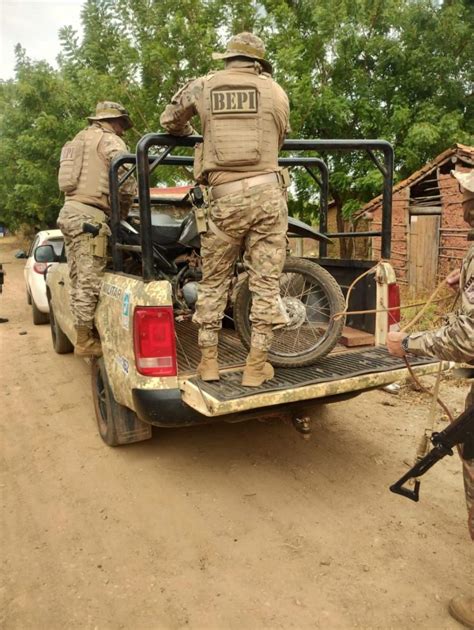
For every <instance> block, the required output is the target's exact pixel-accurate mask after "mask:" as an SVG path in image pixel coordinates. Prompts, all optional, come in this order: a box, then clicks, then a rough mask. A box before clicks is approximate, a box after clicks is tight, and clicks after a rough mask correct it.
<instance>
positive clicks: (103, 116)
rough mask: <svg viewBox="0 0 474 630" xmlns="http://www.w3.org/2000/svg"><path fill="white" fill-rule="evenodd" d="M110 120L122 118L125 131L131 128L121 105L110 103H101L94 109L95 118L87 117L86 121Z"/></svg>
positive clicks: (129, 120) (127, 115)
mask: <svg viewBox="0 0 474 630" xmlns="http://www.w3.org/2000/svg"><path fill="white" fill-rule="evenodd" d="M111 118H122V119H123V122H124V127H125V131H126V130H127V129H131V128H132V127H133V123H132V119H131V118H130V115H129V113H128V112H127V110H126V109H125V107H124V106H123V105H120V103H114V102H112V101H101V102H100V103H97V106H96V108H95V116H89V117H88V118H87V120H88V121H89V122H92V121H94V120H110V119H111Z"/></svg>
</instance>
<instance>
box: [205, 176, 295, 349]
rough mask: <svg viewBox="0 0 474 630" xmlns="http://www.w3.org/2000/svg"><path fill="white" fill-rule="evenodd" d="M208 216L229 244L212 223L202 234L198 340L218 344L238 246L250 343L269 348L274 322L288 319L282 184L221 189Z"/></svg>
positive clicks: (254, 345)
mask: <svg viewBox="0 0 474 630" xmlns="http://www.w3.org/2000/svg"><path fill="white" fill-rule="evenodd" d="M210 218H211V220H212V221H213V223H214V224H215V226H217V228H218V229H219V230H220V231H221V232H224V233H225V234H226V235H227V236H229V237H231V238H232V239H235V240H237V241H240V245H239V244H235V243H234V244H231V243H229V242H227V241H226V240H224V239H223V238H222V237H221V236H219V235H218V234H217V235H216V234H215V233H214V232H213V231H212V230H211V229H208V231H207V232H206V234H203V235H202V238H201V255H202V272H203V277H202V281H201V282H200V284H199V292H198V300H197V304H196V312H195V313H194V316H193V321H194V322H196V323H197V324H199V346H200V347H201V348H202V347H209V346H214V345H216V344H217V341H218V332H219V330H220V328H221V326H222V318H223V316H224V311H225V308H226V305H227V301H228V295H229V289H230V285H231V281H232V277H233V270H234V265H235V263H236V260H237V259H238V257H239V255H240V252H241V251H242V250H243V251H244V257H243V260H244V265H245V268H246V271H247V273H248V276H249V287H250V290H251V292H252V312H251V315H250V319H251V321H252V338H251V343H252V347H255V348H259V349H261V350H268V349H269V348H270V345H271V343H272V338H273V328H275V327H279V326H283V325H285V324H286V323H287V315H286V313H285V312H284V309H283V308H282V304H281V300H280V299H279V296H280V284H279V280H280V275H281V272H282V269H283V265H284V264H285V258H286V231H287V226H288V209H287V206H286V201H285V198H284V195H283V191H282V189H281V188H280V187H279V186H277V185H275V184H261V185H259V186H255V187H252V188H250V189H248V190H247V191H245V192H239V193H234V194H231V195H225V196H223V197H221V198H219V199H217V200H215V201H213V202H212V203H211V207H210Z"/></svg>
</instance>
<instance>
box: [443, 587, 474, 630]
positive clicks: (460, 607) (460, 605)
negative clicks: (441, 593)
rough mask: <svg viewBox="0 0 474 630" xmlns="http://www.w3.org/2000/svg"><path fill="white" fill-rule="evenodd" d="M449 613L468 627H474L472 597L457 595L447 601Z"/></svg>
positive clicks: (473, 599)
mask: <svg viewBox="0 0 474 630" xmlns="http://www.w3.org/2000/svg"><path fill="white" fill-rule="evenodd" d="M449 614H450V615H451V617H454V618H455V619H456V621H459V623H462V624H463V625H465V626H467V627H468V628H474V597H473V596H472V595H459V596H458V597H453V599H452V600H451V601H450V602H449Z"/></svg>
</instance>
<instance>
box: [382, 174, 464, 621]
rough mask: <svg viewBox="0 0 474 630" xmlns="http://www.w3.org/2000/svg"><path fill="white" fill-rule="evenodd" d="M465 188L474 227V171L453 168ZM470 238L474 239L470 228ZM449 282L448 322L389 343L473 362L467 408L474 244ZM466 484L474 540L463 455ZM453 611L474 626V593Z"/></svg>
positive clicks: (394, 348) (392, 348)
mask: <svg viewBox="0 0 474 630" xmlns="http://www.w3.org/2000/svg"><path fill="white" fill-rule="evenodd" d="M453 175H454V176H455V177H456V179H457V180H458V181H459V183H460V185H461V190H462V191H463V210H464V219H465V221H466V222H467V223H469V225H470V227H471V228H474V171H471V172H470V173H469V174H468V173H460V172H459V171H453ZM468 238H469V240H474V232H473V230H471V231H470V233H469V236H468ZM447 280H448V283H449V284H450V285H451V286H452V287H453V288H455V289H457V288H458V286H459V288H460V291H461V307H460V309H459V311H458V312H457V313H456V314H453V315H452V316H450V317H449V319H448V321H447V323H446V324H445V325H444V326H442V327H441V328H439V329H438V330H434V331H427V332H420V333H414V334H411V335H406V334H405V333H389V335H388V341H387V347H388V350H389V352H391V353H392V354H394V355H396V356H403V355H404V354H405V352H408V353H411V354H415V355H420V356H429V357H436V358H438V359H442V360H445V361H457V362H461V363H464V362H465V363H469V364H472V365H473V369H472V370H471V375H470V377H471V378H470V379H469V380H470V381H471V388H470V392H469V394H468V396H467V399H466V408H467V407H469V406H471V405H474V245H471V246H470V248H469V251H468V253H467V255H466V257H465V258H464V260H463V263H462V268H461V271H460V272H459V271H455V272H452V273H451V274H450V275H449V276H448V278H447ZM462 462H463V476H464V487H465V491H466V503H467V511H468V528H469V532H470V534H471V538H472V539H473V540H474V459H462ZM449 612H450V613H451V615H452V616H453V617H454V618H455V619H457V620H458V621H460V622H461V623H463V624H464V625H466V626H468V627H469V628H472V627H474V597H473V596H472V595H468V596H460V597H455V598H454V599H452V600H451V602H450V604H449Z"/></svg>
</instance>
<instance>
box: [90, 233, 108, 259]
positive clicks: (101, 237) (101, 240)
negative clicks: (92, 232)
mask: <svg viewBox="0 0 474 630" xmlns="http://www.w3.org/2000/svg"><path fill="white" fill-rule="evenodd" d="M90 244H91V254H92V255H93V256H97V257H98V258H107V235H106V234H98V235H97V236H93V237H92V238H91V240H90Z"/></svg>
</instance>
